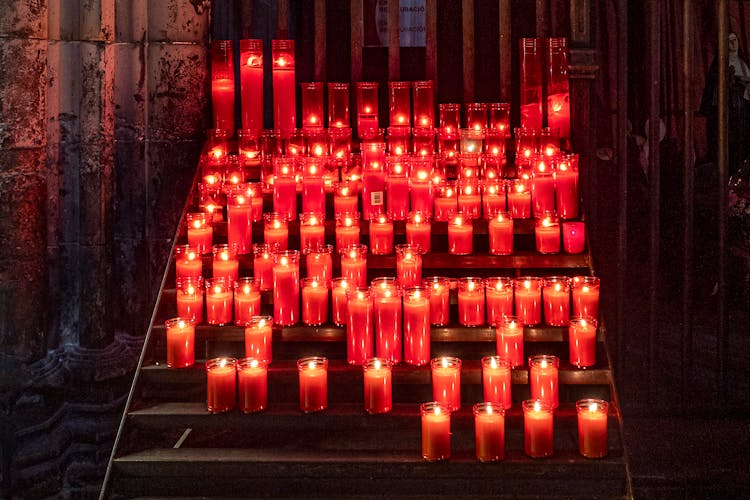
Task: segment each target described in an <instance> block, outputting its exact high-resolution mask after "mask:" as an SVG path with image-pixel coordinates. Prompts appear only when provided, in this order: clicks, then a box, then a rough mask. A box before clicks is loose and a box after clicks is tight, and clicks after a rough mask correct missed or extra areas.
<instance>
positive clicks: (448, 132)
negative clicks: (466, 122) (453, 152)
mask: <svg viewBox="0 0 750 500" xmlns="http://www.w3.org/2000/svg"><path fill="white" fill-rule="evenodd" d="M451 132H453V127H445V133H446V134H450V133H451Z"/></svg>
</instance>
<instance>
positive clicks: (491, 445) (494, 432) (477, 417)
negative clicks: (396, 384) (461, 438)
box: [472, 402, 505, 462]
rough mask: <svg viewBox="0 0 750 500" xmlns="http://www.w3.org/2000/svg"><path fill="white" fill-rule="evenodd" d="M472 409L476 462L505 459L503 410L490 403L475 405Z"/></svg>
mask: <svg viewBox="0 0 750 500" xmlns="http://www.w3.org/2000/svg"><path fill="white" fill-rule="evenodd" d="M472 409H473V412H474V441H475V443H476V456H477V460H479V461H480V462H495V461H497V460H502V459H503V458H505V409H504V408H503V406H502V405H498V404H496V403H492V402H484V403H477V404H475V405H474V406H473V408H472Z"/></svg>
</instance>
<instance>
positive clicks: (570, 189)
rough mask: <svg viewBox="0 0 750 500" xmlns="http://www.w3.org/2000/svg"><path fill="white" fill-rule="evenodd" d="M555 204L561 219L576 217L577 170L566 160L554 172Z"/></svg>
mask: <svg viewBox="0 0 750 500" xmlns="http://www.w3.org/2000/svg"><path fill="white" fill-rule="evenodd" d="M555 204H556V206H557V213H558V214H560V217H562V218H563V219H575V218H576V217H578V170H577V169H576V168H575V166H574V165H573V164H572V163H571V162H569V161H566V160H563V161H561V162H560V163H559V164H558V166H557V170H556V171H555Z"/></svg>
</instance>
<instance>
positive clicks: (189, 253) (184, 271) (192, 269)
mask: <svg viewBox="0 0 750 500" xmlns="http://www.w3.org/2000/svg"><path fill="white" fill-rule="evenodd" d="M174 263H175V276H176V278H177V279H182V278H187V277H191V276H192V277H194V278H200V277H201V276H202V274H203V260H202V259H201V253H200V252H199V251H198V249H197V248H195V247H192V246H190V245H175V247H174Z"/></svg>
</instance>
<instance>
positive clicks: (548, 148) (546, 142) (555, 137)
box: [539, 127, 560, 158]
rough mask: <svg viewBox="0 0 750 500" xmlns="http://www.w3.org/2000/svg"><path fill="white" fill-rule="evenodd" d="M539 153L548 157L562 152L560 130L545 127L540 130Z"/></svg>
mask: <svg viewBox="0 0 750 500" xmlns="http://www.w3.org/2000/svg"><path fill="white" fill-rule="evenodd" d="M539 153H540V154H541V155H543V156H545V157H547V158H554V157H556V156H557V155H559V154H560V130H559V129H557V128H552V127H544V128H542V129H541V130H540V131H539Z"/></svg>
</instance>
